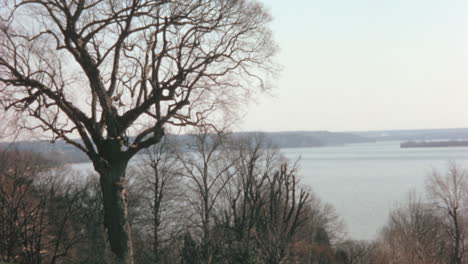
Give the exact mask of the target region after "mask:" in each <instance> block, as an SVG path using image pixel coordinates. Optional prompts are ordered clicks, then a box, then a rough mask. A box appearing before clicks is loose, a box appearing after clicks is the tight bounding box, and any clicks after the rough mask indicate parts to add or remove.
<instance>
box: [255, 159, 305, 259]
mask: <svg viewBox="0 0 468 264" xmlns="http://www.w3.org/2000/svg"><path fill="white" fill-rule="evenodd" d="M265 177H266V180H267V184H266V186H265V189H264V195H266V203H265V205H264V207H263V208H262V216H261V219H260V221H259V223H258V225H257V232H256V240H257V241H258V246H259V248H260V250H261V255H262V258H263V261H264V263H282V262H283V261H284V259H285V258H286V257H287V256H288V255H289V253H290V249H291V242H292V241H293V238H294V236H295V235H296V234H297V232H298V230H299V228H300V227H301V226H302V225H303V224H304V222H305V221H306V220H307V215H305V214H303V212H304V209H305V207H306V205H307V201H308V199H309V193H308V192H306V191H305V190H303V189H301V188H300V187H299V183H298V180H297V178H296V169H295V168H294V167H293V168H292V169H289V168H288V165H287V164H283V165H281V166H280V168H279V169H278V170H277V171H276V172H275V173H273V174H269V175H265Z"/></svg>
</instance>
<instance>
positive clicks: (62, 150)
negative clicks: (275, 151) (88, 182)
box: [0, 128, 468, 163]
mask: <svg viewBox="0 0 468 264" xmlns="http://www.w3.org/2000/svg"><path fill="white" fill-rule="evenodd" d="M256 133H258V132H236V133H233V135H235V136H249V135H254V134H256ZM262 134H264V135H265V137H267V138H268V139H269V140H271V142H272V144H274V145H275V146H276V147H278V148H307V147H324V146H342V145H346V144H354V143H367V142H369V143H371V142H376V141H390V140H392V141H402V142H404V141H408V140H410V141H411V140H447V139H448V140H457V139H467V138H468V128H452V129H420V130H382V131H358V132H330V131H287V132H262ZM168 136H169V137H173V138H176V139H177V140H181V141H188V140H190V136H188V135H168ZM13 145H14V147H15V148H16V149H20V150H30V151H33V152H38V153H52V154H51V155H53V156H54V159H57V160H60V161H62V162H67V163H81V162H89V159H88V157H87V156H86V155H85V154H83V153H82V152H81V151H79V150H78V149H76V148H75V147H73V146H71V145H68V144H66V143H65V142H63V141H60V140H57V141H55V142H54V144H51V142H50V141H47V140H32V141H17V142H14V144H13ZM7 146H11V144H10V143H9V142H0V149H1V148H5V147H7Z"/></svg>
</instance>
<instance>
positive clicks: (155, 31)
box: [0, 0, 275, 263]
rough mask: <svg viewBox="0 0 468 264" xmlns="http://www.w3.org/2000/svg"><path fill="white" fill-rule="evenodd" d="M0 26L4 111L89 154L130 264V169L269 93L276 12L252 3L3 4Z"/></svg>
mask: <svg viewBox="0 0 468 264" xmlns="http://www.w3.org/2000/svg"><path fill="white" fill-rule="evenodd" d="M0 16H1V19H0V21H1V23H0V90H1V97H2V100H1V102H2V105H3V107H4V108H5V109H7V110H9V111H10V110H11V111H18V112H24V113H26V114H28V115H29V116H30V117H32V119H30V120H32V121H30V122H28V123H27V124H26V125H25V127H26V128H33V129H42V130H44V131H45V132H47V133H49V134H50V135H51V137H52V139H53V140H55V139H63V140H65V141H66V142H68V143H69V144H72V145H74V146H76V147H77V148H79V149H80V150H82V151H83V152H84V153H86V154H87V155H88V157H89V158H90V159H91V161H92V162H93V164H94V168H95V170H96V171H97V172H98V173H99V175H100V181H101V188H102V192H103V201H104V211H105V217H104V224H105V226H106V228H107V230H108V236H109V242H110V246H111V249H112V251H113V252H114V253H115V255H116V257H117V259H118V262H123V263H132V262H133V260H132V258H133V250H132V244H131V235H130V229H129V225H128V219H127V206H126V195H125V193H126V191H125V169H126V168H127V164H128V161H129V160H130V159H131V158H132V157H133V156H134V155H135V154H136V153H137V152H139V151H140V150H142V149H144V148H147V147H149V146H151V145H153V144H156V143H158V142H159V141H160V140H161V138H162V137H163V135H164V127H165V126H167V125H175V126H185V125H198V124H202V123H203V122H205V123H206V122H207V117H209V116H211V120H213V119H216V117H218V116H219V115H212V113H214V112H217V113H219V111H225V112H229V113H232V111H231V110H233V109H235V106H236V105H237V104H239V103H242V102H244V101H245V99H246V97H245V95H246V94H248V93H250V92H252V91H255V90H256V89H257V88H260V89H264V88H266V87H268V82H266V80H267V78H268V76H270V73H272V72H273V71H274V65H273V64H272V62H271V58H272V56H273V55H274V53H275V46H274V42H273V41H272V37H271V33H270V30H269V29H268V26H269V22H270V16H269V14H268V12H267V11H266V9H265V8H264V7H263V6H262V5H261V4H259V3H258V2H257V1H248V0H203V1H192V0H172V1H169V0H162V1H155V0H128V1H112V0H98V1H75V0H66V1H61V0H60V1H59V0H27V1H26V0H23V1H8V0H2V2H1V6H0ZM257 90H258V89H257ZM76 135H79V137H80V139H81V140H74V139H73V137H74V136H76Z"/></svg>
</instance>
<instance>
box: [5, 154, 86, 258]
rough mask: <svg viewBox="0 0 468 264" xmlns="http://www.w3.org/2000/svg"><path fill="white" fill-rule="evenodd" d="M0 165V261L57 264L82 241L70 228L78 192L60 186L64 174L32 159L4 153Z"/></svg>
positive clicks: (36, 158)
mask: <svg viewBox="0 0 468 264" xmlns="http://www.w3.org/2000/svg"><path fill="white" fill-rule="evenodd" d="M0 159H2V160H3V161H5V160H6V162H2V166H1V167H0V260H2V261H7V262H10V261H12V262H19V263H31V264H33V263H37V264H39V263H50V264H54V263H59V262H60V260H61V259H63V258H64V257H65V256H67V254H68V253H69V251H71V249H73V248H74V247H75V246H76V245H77V243H78V242H79V240H80V238H81V234H80V232H79V230H78V229H79V228H76V226H74V225H72V223H73V220H74V217H75V216H76V215H77V211H78V209H79V207H80V206H81V204H80V203H79V202H78V201H79V196H80V192H79V191H75V190H73V189H72V188H71V186H69V187H66V186H65V185H64V184H63V182H62V180H63V179H64V176H65V175H66V173H67V171H64V170H63V169H59V168H53V169H51V167H50V166H49V165H50V164H49V163H48V162H47V161H46V160H44V159H42V158H40V157H39V156H38V155H37V154H34V153H30V152H18V151H8V152H5V153H3V154H2V155H1V157H0ZM48 164H49V165H48Z"/></svg>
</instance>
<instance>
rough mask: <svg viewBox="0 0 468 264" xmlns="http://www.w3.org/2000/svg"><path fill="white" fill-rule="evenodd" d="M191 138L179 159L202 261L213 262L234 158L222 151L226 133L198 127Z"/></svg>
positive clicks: (224, 145)
mask: <svg viewBox="0 0 468 264" xmlns="http://www.w3.org/2000/svg"><path fill="white" fill-rule="evenodd" d="M191 138H192V139H191V140H190V141H191V143H189V147H188V151H187V152H186V153H185V155H184V156H182V157H181V159H180V162H181V163H182V164H183V167H184V170H183V175H184V177H186V179H187V184H188V186H189V188H188V192H187V194H188V195H187V201H188V203H189V204H190V206H191V207H192V208H193V210H194V218H193V223H194V225H195V226H196V227H198V228H199V229H200V230H201V251H202V252H201V257H202V260H203V261H202V262H203V263H216V262H217V261H216V256H217V255H218V254H217V252H218V251H219V250H220V247H219V246H220V245H219V243H218V242H219V241H218V239H217V238H216V235H217V232H216V231H217V230H215V229H216V228H217V224H218V223H219V209H220V202H221V197H222V192H223V191H224V190H225V188H226V186H227V185H228V184H229V183H230V181H231V180H232V179H233V177H234V175H235V173H236V170H235V164H236V160H230V159H226V156H225V155H224V154H223V151H225V150H226V141H227V137H226V135H225V133H224V132H222V131H213V130H210V129H207V128H201V129H199V130H198V131H197V133H196V134H193V136H192V137H191Z"/></svg>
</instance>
